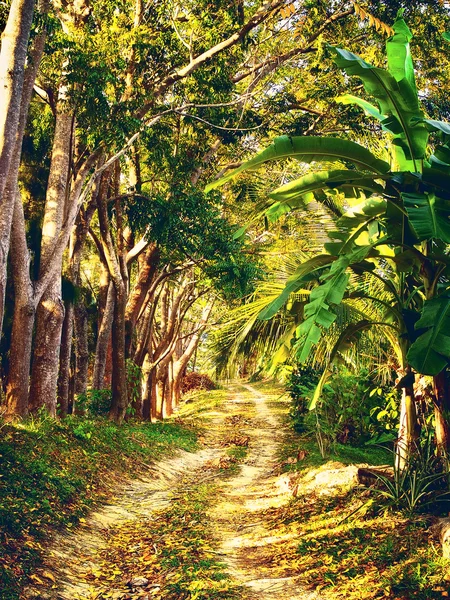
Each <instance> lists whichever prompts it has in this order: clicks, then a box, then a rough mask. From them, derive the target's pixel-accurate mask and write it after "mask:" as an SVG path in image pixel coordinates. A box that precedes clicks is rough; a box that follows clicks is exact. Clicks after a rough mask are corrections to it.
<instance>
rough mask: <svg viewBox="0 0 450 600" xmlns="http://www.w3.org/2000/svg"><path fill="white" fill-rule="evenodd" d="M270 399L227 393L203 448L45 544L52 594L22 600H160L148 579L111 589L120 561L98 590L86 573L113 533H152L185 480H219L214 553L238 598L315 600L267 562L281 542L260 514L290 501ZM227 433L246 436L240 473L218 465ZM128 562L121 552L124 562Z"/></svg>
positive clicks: (164, 466)
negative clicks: (141, 527) (141, 526)
mask: <svg viewBox="0 0 450 600" xmlns="http://www.w3.org/2000/svg"><path fill="white" fill-rule="evenodd" d="M267 399H268V397H267V395H266V394H263V393H260V392H258V391H257V390H256V389H254V388H253V387H252V386H249V385H239V386H235V387H233V388H230V393H229V394H228V396H227V401H226V402H225V403H224V404H223V405H220V406H218V407H215V409H214V410H209V412H207V413H205V414H204V415H203V419H204V423H205V443H206V445H207V447H206V448H205V449H203V450H201V451H199V452H197V453H195V454H189V453H183V454H180V455H178V456H177V457H175V458H172V459H170V460H166V461H162V462H160V463H158V465H156V466H155V465H152V466H151V471H150V472H149V477H148V478H146V479H138V480H135V481H131V482H128V483H126V484H125V485H124V488H123V489H122V490H121V491H120V494H118V496H117V497H116V498H115V499H114V502H112V503H111V504H110V505H108V506H105V507H103V508H102V509H101V510H99V511H97V512H95V513H93V514H91V515H90V517H89V518H88V519H86V521H85V522H84V523H83V524H82V525H81V526H80V527H79V528H77V530H76V531H74V532H71V533H64V534H61V535H59V536H58V537H57V538H56V539H55V540H54V541H53V543H52V545H51V546H50V548H49V552H48V559H47V561H46V564H45V565H43V571H41V573H44V574H45V575H44V577H45V578H46V579H47V581H45V582H43V583H46V584H47V583H48V582H51V589H48V585H47V586H43V585H38V586H36V587H30V588H28V589H27V590H26V591H25V595H24V598H43V599H45V598H47V599H51V600H75V599H79V598H89V599H93V598H99V599H100V598H113V599H118V600H122V599H130V598H132V599H134V598H142V599H146V600H150V599H151V598H164V596H160V595H159V593H160V592H159V586H158V585H152V583H151V582H150V581H149V582H148V583H147V584H146V585H145V586H142V587H139V586H138V587H137V588H133V589H132V590H131V592H130V593H125V592H124V591H123V589H118V588H117V587H114V585H113V584H112V583H111V584H109V583H108V581H109V580H113V579H114V574H117V575H118V574H120V573H122V572H123V571H124V570H125V569H124V565H121V564H117V566H116V567H115V568H116V570H113V571H112V573H113V575H112V576H111V577H108V574H105V576H104V580H103V581H102V579H101V578H100V580H98V579H97V582H96V585H93V584H92V582H91V581H92V580H90V579H89V574H91V573H98V572H101V571H102V569H103V570H104V565H105V553H106V552H107V550H108V547H109V546H110V545H114V543H115V536H120V535H121V528H126V527H130V524H131V526H132V524H133V523H136V524H138V523H141V522H144V521H145V522H148V521H149V523H150V524H149V525H148V527H149V528H150V529H151V519H152V518H155V516H154V515H157V514H158V511H161V510H162V509H167V507H169V506H170V505H171V503H172V502H173V501H174V498H176V497H177V494H180V493H181V492H180V490H181V489H182V485H184V486H186V478H187V479H188V481H190V482H195V484H196V485H199V483H201V482H202V481H203V480H204V481H210V480H211V479H215V480H216V481H218V482H219V485H220V495H219V497H218V499H217V502H216V503H215V505H214V506H213V507H211V508H210V510H209V511H208V518H209V527H210V530H211V533H212V536H213V538H214V540H215V547H216V548H217V550H216V551H215V554H216V555H217V556H219V557H220V559H221V561H222V562H223V563H224V565H225V570H226V571H227V572H228V574H229V575H230V576H231V578H232V579H233V580H234V581H235V582H236V584H237V585H238V586H241V589H242V594H241V596H240V597H242V598H258V599H260V600H265V599H267V600H268V599H270V600H316V599H317V600H318V599H319V596H318V595H316V594H315V593H310V592H306V591H304V590H302V588H301V586H299V584H298V582H297V579H296V577H295V576H291V577H285V576H281V577H280V576H279V572H277V567H276V565H272V564H271V563H270V561H269V562H267V561H266V560H265V556H267V555H269V554H270V552H269V553H268V552H267V550H268V547H270V545H272V544H277V545H279V544H280V543H283V541H284V540H283V535H282V534H278V535H277V534H274V532H273V531H271V528H270V525H268V521H267V520H266V519H265V518H264V511H266V510H268V509H270V508H271V507H277V506H281V505H283V504H286V503H288V502H289V500H290V499H291V498H292V491H291V489H290V486H289V478H288V476H287V475H280V474H277V450H278V447H279V444H280V443H281V441H282V427H281V426H280V423H279V422H278V419H277V417H276V415H275V413H274V411H273V410H271V407H270V402H268V401H267ZM236 432H237V433H236ZM230 435H231V437H233V436H234V437H236V435H238V436H240V437H241V438H244V439H245V442H246V444H247V443H248V450H247V454H246V456H245V458H244V459H243V461H242V463H241V464H240V466H239V468H236V465H232V466H233V467H234V468H233V469H231V470H230V473H227V472H226V469H224V468H223V466H224V463H223V460H225V462H226V461H229V458H225V459H224V448H226V447H227V446H229V444H230V443H231V442H232V439H231V438H230ZM230 439H231V441H230ZM246 444H245V445H246ZM156 518H157V517H156ZM291 537H292V536H291ZM136 541H139V540H136ZM286 541H287V539H286ZM137 546H139V544H137ZM155 552H156V550H155ZM128 556H129V555H128ZM127 560H128V559H127V557H126V555H125V554H124V556H123V557H122V561H123V562H126V561H127ZM110 572H111V571H109V573H110ZM44 588H47V589H44ZM182 597H183V598H185V597H187V596H182ZM192 597H193V598H195V597H197V596H195V594H194V595H193V596H192ZM201 597H202V598H207V597H209V596H207V595H206V596H205V595H203V596H201ZM213 597H214V598H215V597H216V596H213Z"/></svg>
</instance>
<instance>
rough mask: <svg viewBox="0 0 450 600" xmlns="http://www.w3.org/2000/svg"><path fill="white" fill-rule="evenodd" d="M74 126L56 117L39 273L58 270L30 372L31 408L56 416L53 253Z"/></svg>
mask: <svg viewBox="0 0 450 600" xmlns="http://www.w3.org/2000/svg"><path fill="white" fill-rule="evenodd" d="M73 124H74V123H73V117H72V115H71V114H67V113H64V112H59V113H57V116H56V125H55V136H54V140H53V148H52V161H51V165H50V175H49V180H48V186H47V195H46V201H45V214H44V222H43V226H42V242H41V264H40V269H39V272H40V274H41V273H42V272H43V271H44V269H46V268H47V267H48V262H49V261H50V260H52V261H55V262H57V268H55V269H54V275H53V277H52V278H51V280H50V283H49V285H48V287H46V289H45V291H44V293H43V295H42V299H41V301H40V304H39V306H38V310H37V324H36V335H35V346H34V353H33V365H32V369H31V384H30V407H32V409H33V410H36V409H38V408H40V407H41V406H46V407H47V409H48V411H49V413H50V414H51V415H54V414H56V393H57V382H58V369H59V351H60V344H61V333H62V326H63V322H64V304H63V301H62V297H61V271H62V254H61V255H60V256H58V257H54V256H53V250H54V245H55V241H56V239H57V237H58V235H59V233H60V231H61V228H62V223H63V218H64V213H65V210H66V195H67V183H68V177H69V165H70V156H71V149H72V132H73Z"/></svg>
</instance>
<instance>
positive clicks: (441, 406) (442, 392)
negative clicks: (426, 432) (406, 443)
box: [433, 371, 450, 456]
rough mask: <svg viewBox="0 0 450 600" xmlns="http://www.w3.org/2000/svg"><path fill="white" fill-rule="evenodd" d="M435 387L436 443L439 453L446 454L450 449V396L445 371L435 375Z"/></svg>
mask: <svg viewBox="0 0 450 600" xmlns="http://www.w3.org/2000/svg"><path fill="white" fill-rule="evenodd" d="M433 388H434V390H433V391H434V418H435V421H436V425H435V431H436V445H437V447H438V451H439V453H440V454H442V455H444V456H446V455H447V454H448V451H449V449H450V424H449V419H450V398H449V387H448V381H447V376H446V372H445V371H441V373H439V375H436V376H435V377H433Z"/></svg>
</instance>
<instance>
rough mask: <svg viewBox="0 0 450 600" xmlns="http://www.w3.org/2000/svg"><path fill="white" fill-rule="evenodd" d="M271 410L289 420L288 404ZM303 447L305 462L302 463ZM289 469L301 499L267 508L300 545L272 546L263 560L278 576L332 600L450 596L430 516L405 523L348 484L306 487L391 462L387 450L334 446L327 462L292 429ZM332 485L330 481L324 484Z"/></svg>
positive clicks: (449, 575) (286, 456)
mask: <svg viewBox="0 0 450 600" xmlns="http://www.w3.org/2000/svg"><path fill="white" fill-rule="evenodd" d="M273 409H274V410H275V411H278V412H279V414H280V416H282V417H283V418H284V419H285V422H286V423H287V417H286V416H285V415H287V412H288V401H287V398H286V399H282V400H281V401H278V403H277V404H273ZM299 450H302V451H303V457H302V460H300V461H296V460H294V458H295V457H296V456H297V453H298V452H299ZM279 457H280V461H281V462H282V464H283V470H285V471H293V472H297V473H298V475H297V478H298V481H299V483H300V485H299V488H298V489H299V492H298V496H297V497H296V498H293V499H292V501H291V502H290V503H289V504H288V505H285V506H282V507H276V508H272V509H270V510H269V511H266V512H265V514H264V515H261V518H265V519H267V521H266V523H267V522H268V524H269V525H268V526H269V527H271V528H272V530H273V531H276V530H278V531H279V532H280V531H281V532H282V533H286V534H293V535H294V539H295V540H296V541H295V542H289V543H283V544H279V545H276V544H275V545H273V546H272V547H269V548H267V549H266V554H265V556H264V557H263V558H262V559H261V560H262V562H265V563H266V564H270V565H272V566H274V567H276V566H277V565H280V568H279V573H278V574H279V576H280V577H283V576H290V575H295V576H299V585H303V586H304V587H306V588H307V589H308V590H314V591H316V592H318V593H320V595H321V596H322V597H324V598H326V599H327V600H343V599H346V600H371V599H376V598H390V599H391V600H410V599H417V600H433V599H438V598H447V597H449V596H450V561H449V560H446V559H444V558H442V549H441V546H440V544H439V542H438V540H432V539H431V540H430V534H429V531H428V528H429V526H430V524H431V522H432V519H431V517H430V516H427V515H422V516H419V517H410V518H407V517H406V516H405V514H404V513H403V514H402V513H400V512H396V511H395V510H391V509H389V507H388V506H387V505H383V504H382V503H380V500H379V499H375V497H374V496H372V495H371V494H370V493H369V492H368V491H367V490H363V489H358V488H355V487H354V486H353V487H350V488H349V487H347V489H340V490H339V489H337V490H333V491H332V492H331V491H328V492H327V490H326V489H325V488H324V490H323V491H324V495H322V493H321V492H322V490H320V489H314V490H312V491H311V490H307V489H306V488H303V490H302V481H303V480H304V478H305V477H307V476H308V474H311V472H319V471H321V470H326V469H328V468H330V469H335V468H339V465H350V464H355V463H356V464H358V463H368V464H370V465H380V464H389V463H392V453H391V452H389V451H388V450H385V449H383V448H376V447H375V448H374V447H370V446H365V447H362V448H354V447H351V446H346V445H342V444H334V445H333V446H331V448H330V452H329V456H328V457H327V458H326V459H323V458H322V457H321V455H320V453H319V450H318V447H317V443H316V440H315V439H314V437H313V436H311V435H310V436H307V435H298V434H295V432H294V431H293V430H292V429H291V430H289V429H287V434H286V438H285V441H284V444H283V447H282V448H281V449H280V454H279ZM325 485H326V484H325Z"/></svg>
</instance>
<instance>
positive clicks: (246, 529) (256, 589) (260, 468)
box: [211, 385, 319, 600]
mask: <svg viewBox="0 0 450 600" xmlns="http://www.w3.org/2000/svg"><path fill="white" fill-rule="evenodd" d="M242 387H244V388H245V389H246V390H248V391H249V392H251V394H252V396H253V401H254V406H255V412H256V416H255V418H254V419H253V421H252V427H249V428H248V429H247V430H246V433H247V434H248V435H249V437H250V443H249V449H250V451H249V453H248V456H247V458H246V460H245V462H244V464H243V465H242V467H241V470H240V473H239V474H238V475H237V476H236V477H233V478H232V479H230V480H229V481H228V482H227V485H226V487H225V490H224V492H225V493H224V498H223V501H222V502H221V503H219V504H218V505H217V506H216V508H215V510H214V511H213V513H212V514H211V519H212V522H213V523H214V525H215V527H216V530H217V536H218V537H220V538H221V541H222V552H223V556H224V559H225V561H226V563H227V564H228V565H229V569H230V573H231V575H232V576H233V578H234V579H235V580H236V581H238V582H240V583H241V584H243V586H244V587H246V588H248V590H249V591H250V592H251V596H252V597H253V596H254V597H255V598H259V599H260V600H265V599H267V600H278V599H280V600H313V599H318V598H319V596H318V595H316V594H315V593H309V592H306V591H304V590H302V589H301V586H299V584H298V583H297V579H298V578H296V577H295V576H294V577H277V576H276V574H275V573H274V571H275V569H274V567H273V566H271V565H270V564H269V565H267V564H265V560H264V557H265V556H266V555H267V547H268V546H270V545H271V544H279V543H280V542H283V537H282V536H279V535H273V532H271V531H270V530H269V529H268V528H267V524H265V523H264V518H263V513H264V510H265V509H269V508H271V507H275V506H280V505H283V504H286V503H288V502H289V501H290V499H291V498H292V492H291V489H290V486H289V478H288V476H287V475H277V474H276V471H277V466H278V460H277V450H278V446H279V444H280V443H281V441H282V427H281V426H280V423H279V421H278V419H277V418H276V416H275V415H274V414H273V411H271V409H270V407H269V405H268V403H267V402H266V398H265V396H264V394H261V393H259V392H258V391H257V390H255V389H254V388H253V387H252V386H250V385H243V386H242ZM235 402H236V403H237V404H238V405H239V396H237V398H236V400H235ZM261 517H262V518H261Z"/></svg>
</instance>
